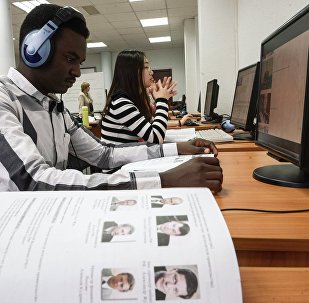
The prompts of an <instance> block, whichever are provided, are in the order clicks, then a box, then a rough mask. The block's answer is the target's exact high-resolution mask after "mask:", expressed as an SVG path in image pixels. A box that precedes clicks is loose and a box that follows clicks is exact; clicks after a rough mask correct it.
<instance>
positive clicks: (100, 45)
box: [87, 42, 107, 48]
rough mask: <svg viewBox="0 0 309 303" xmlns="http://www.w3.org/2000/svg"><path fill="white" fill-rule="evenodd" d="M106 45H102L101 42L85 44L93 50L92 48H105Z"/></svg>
mask: <svg viewBox="0 0 309 303" xmlns="http://www.w3.org/2000/svg"><path fill="white" fill-rule="evenodd" d="M106 46H107V45H106V44H104V43H103V42H91V43H87V47H88V48H94V47H106Z"/></svg>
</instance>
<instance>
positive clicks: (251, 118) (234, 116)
mask: <svg viewBox="0 0 309 303" xmlns="http://www.w3.org/2000/svg"><path fill="white" fill-rule="evenodd" d="M259 67H260V64H259V62H257V63H255V64H252V65H249V66H247V67H245V68H242V69H240V70H239V71H238V75H237V80H236V86H235V93H234V100H233V105H232V112H231V118H230V120H231V123H232V124H234V125H235V127H236V128H241V129H243V130H245V131H246V132H245V133H239V134H233V137H234V139H239V140H254V138H255V123H256V121H255V120H256V119H255V118H256V106H257V99H258V83H259V70H260V68H259Z"/></svg>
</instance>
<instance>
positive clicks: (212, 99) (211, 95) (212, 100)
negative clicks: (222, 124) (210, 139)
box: [204, 79, 219, 120]
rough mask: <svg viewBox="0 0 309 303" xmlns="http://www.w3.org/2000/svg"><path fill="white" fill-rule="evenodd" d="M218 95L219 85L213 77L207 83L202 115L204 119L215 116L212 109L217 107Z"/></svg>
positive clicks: (210, 118)
mask: <svg viewBox="0 0 309 303" xmlns="http://www.w3.org/2000/svg"><path fill="white" fill-rule="evenodd" d="M218 95H219V85H218V82H217V79H213V80H211V81H209V82H208V83H207V88H206V97H205V106H204V115H205V119H208V120H212V119H213V118H215V116H217V115H216V114H215V113H214V109H215V108H216V107H217V103H218Z"/></svg>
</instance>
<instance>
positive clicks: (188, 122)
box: [184, 120, 198, 126]
mask: <svg viewBox="0 0 309 303" xmlns="http://www.w3.org/2000/svg"><path fill="white" fill-rule="evenodd" d="M184 125H186V126H197V125H198V123H196V122H194V121H192V120H190V121H187V122H185V123H184Z"/></svg>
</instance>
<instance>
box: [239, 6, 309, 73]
mask: <svg viewBox="0 0 309 303" xmlns="http://www.w3.org/2000/svg"><path fill="white" fill-rule="evenodd" d="M307 4H308V0H276V1H269V0H250V1H248V0H238V45H239V68H242V67H245V66H247V65H250V64H252V63H254V62H256V61H259V60H260V46H261V42H262V41H263V40H264V39H265V38H266V37H267V36H269V35H270V34H271V33H272V32H273V31H275V30H276V29H277V28H279V27H280V26H281V25H282V24H284V23H285V22H286V21H288V20H289V19H290V18H291V17H292V16H294V15H295V14H296V13H297V12H298V11H300V10H301V9H302V8H304V7H305V6H306V5H307Z"/></svg>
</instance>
